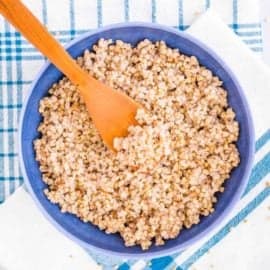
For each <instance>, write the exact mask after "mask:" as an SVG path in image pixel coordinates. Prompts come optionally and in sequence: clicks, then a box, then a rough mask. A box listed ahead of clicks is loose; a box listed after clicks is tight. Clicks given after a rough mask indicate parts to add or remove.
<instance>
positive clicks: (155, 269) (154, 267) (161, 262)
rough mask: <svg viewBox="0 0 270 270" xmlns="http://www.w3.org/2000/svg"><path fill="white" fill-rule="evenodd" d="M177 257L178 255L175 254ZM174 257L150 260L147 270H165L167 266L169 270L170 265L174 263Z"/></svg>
mask: <svg viewBox="0 0 270 270" xmlns="http://www.w3.org/2000/svg"><path fill="white" fill-rule="evenodd" d="M177 255H178V254H177ZM174 257H176V255H174V256H166V257H161V258H156V259H152V260H151V261H150V267H149V270H150V269H151V270H160V269H165V268H167V267H168V266H170V268H172V265H171V264H172V263H174Z"/></svg>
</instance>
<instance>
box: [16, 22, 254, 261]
mask: <svg viewBox="0 0 270 270" xmlns="http://www.w3.org/2000/svg"><path fill="white" fill-rule="evenodd" d="M124 27H130V28H132V27H146V28H151V29H153V30H163V31H166V32H170V33H172V34H176V35H180V36H181V37H183V38H185V39H187V40H189V41H191V42H192V43H195V44H196V45H197V46H199V47H201V48H202V49H203V50H205V51H207V52H208V53H209V54H210V55H211V56H212V57H213V58H214V59H215V60H216V61H217V62H219V63H220V64H221V65H222V67H223V69H224V70H226V72H227V73H228V75H229V77H230V78H231V79H232V81H233V83H234V84H235V85H236V88H237V90H238V93H239V96H240V98H241V100H242V102H243V105H244V107H245V109H246V116H247V126H248V130H249V149H248V152H249V153H250V155H249V156H248V161H247V165H246V167H245V172H244V174H243V177H242V179H241V183H240V185H239V186H238V191H237V192H236V193H235V194H234V197H233V198H232V199H231V200H230V201H229V203H228V204H227V206H226V208H225V209H224V210H223V212H222V213H221V214H220V215H219V216H218V217H217V218H216V219H215V220H214V221H213V223H212V224H211V225H210V226H208V227H207V228H205V229H204V230H203V231H202V232H200V233H198V234H197V235H195V236H194V237H192V238H190V239H189V240H187V241H185V242H184V243H182V244H179V245H177V246H175V247H171V248H167V249H165V250H159V251H148V250H146V251H145V253H139V254H134V253H126V252H118V251H112V250H108V249H104V248H100V247H96V246H94V245H92V244H90V243H87V242H85V241H83V240H81V239H79V238H77V237H76V236H74V235H73V234H72V233H71V232H69V231H67V230H66V229H64V228H63V227H62V226H61V224H59V223H58V222H56V221H55V220H54V219H53V218H52V217H51V216H50V214H49V213H48V212H47V211H46V210H45V209H44V208H43V205H42V203H40V201H39V200H38V198H37V196H36V195H35V193H34V191H33V189H32V187H31V184H30V181H29V179H28V177H27V173H26V168H25V164H24V159H23V155H22V153H23V151H22V127H23V122H24V115H25V111H26V108H27V107H28V105H29V99H30V97H31V94H32V92H33V91H34V89H35V87H36V84H37V82H38V81H39V79H40V78H41V77H42V76H43V73H44V72H45V70H46V69H47V68H48V67H49V65H51V62H50V61H48V60H46V62H45V63H44V64H43V66H42V67H41V69H40V70H39V72H38V73H37V75H35V79H34V80H33V82H32V83H31V86H30V89H29V90H28V93H27V95H26V97H25V99H24V101H23V107H22V110H21V114H20V121H19V131H18V139H19V143H18V150H19V155H18V156H19V163H20V168H21V171H22V175H23V179H24V183H25V186H26V188H27V190H28V192H29V193H30V195H31V197H32V198H33V200H34V202H35V204H36V205H37V207H38V208H39V209H40V211H41V213H42V214H43V215H44V216H45V217H46V219H47V220H48V221H49V222H50V223H51V224H52V225H53V226H54V227H55V228H56V229H57V230H58V231H60V232H61V233H63V234H64V235H65V236H67V237H68V238H70V239H71V240H72V241H74V242H75V243H77V244H79V245H80V246H81V247H83V248H85V249H86V250H89V251H91V250H93V251H96V252H100V253H104V254H107V255H113V256H117V257H120V258H133V259H142V258H144V259H146V258H147V259H151V258H157V257H163V256H167V255H170V254H174V253H176V252H179V251H182V250H185V249H186V248H188V247H190V246H191V245H193V244H195V243H197V242H198V241H199V240H200V239H202V238H204V237H206V236H207V235H209V234H210V233H211V232H212V230H213V229H215V228H218V227H220V225H221V223H222V222H223V221H224V220H225V219H226V218H227V217H228V215H229V213H230V212H231V211H232V209H233V208H234V207H235V205H236V203H237V202H238V201H239V199H240V198H241V196H242V194H243V192H244V189H245V187H246V185H247V182H248V179H249V175H250V173H251V169H252V163H253V159H254V153H255V131H254V124H253V119H252V115H251V111H250V108H249V105H248V102H247V99H246V97H245V95H244V91H243V89H242V87H241V85H240V83H239V82H238V79H237V78H236V76H235V75H234V73H233V72H232V71H231V69H230V68H229V67H228V65H227V64H226V63H225V62H224V61H223V60H222V59H221V58H220V56H218V55H217V53H216V52H215V51H213V50H212V49H211V48H209V47H208V45H206V44H204V43H203V42H202V41H200V40H198V39H197V38H195V37H193V36H191V35H190V34H188V33H186V32H184V31H180V30H178V29H174V28H173V27H170V26H165V25H161V24H157V23H148V22H124V23H116V24H110V25H107V26H104V27H101V28H98V29H95V30H91V31H87V32H86V33H84V34H82V35H79V37H77V38H75V39H73V40H72V41H70V42H68V43H67V44H66V45H65V46H64V47H65V49H69V48H70V47H72V46H73V45H75V44H76V43H78V42H80V41H82V40H83V39H85V38H87V37H89V36H91V35H94V34H98V33H102V32H103V31H107V30H111V29H121V28H124ZM127 248H128V247H127Z"/></svg>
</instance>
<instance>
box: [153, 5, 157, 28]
mask: <svg viewBox="0 0 270 270" xmlns="http://www.w3.org/2000/svg"><path fill="white" fill-rule="evenodd" d="M156 21H157V6H156V0H152V22H153V23H155V22H156Z"/></svg>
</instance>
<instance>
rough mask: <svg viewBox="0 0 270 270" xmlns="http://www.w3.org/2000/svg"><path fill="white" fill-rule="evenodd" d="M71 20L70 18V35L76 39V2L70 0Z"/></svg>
mask: <svg viewBox="0 0 270 270" xmlns="http://www.w3.org/2000/svg"><path fill="white" fill-rule="evenodd" d="M69 18H70V35H71V38H74V35H75V13H74V1H73V0H69Z"/></svg>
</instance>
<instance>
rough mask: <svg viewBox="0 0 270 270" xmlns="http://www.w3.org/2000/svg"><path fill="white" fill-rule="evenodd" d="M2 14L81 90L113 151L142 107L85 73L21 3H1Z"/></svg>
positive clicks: (2, 0) (9, 0) (15, 0)
mask: <svg viewBox="0 0 270 270" xmlns="http://www.w3.org/2000/svg"><path fill="white" fill-rule="evenodd" d="M0 13H1V14H2V15H3V16H4V17H5V18H6V19H7V20H8V21H9V22H10V23H11V24H13V25H14V27H15V28H17V29H18V30H19V31H20V32H21V33H22V34H23V35H24V36H25V37H26V38H27V39H28V40H29V41H30V42H31V43H32V44H33V45H34V46H35V47H36V48H37V49H38V50H39V51H40V52H42V53H43V54H44V55H45V56H46V57H47V58H48V59H49V60H50V61H51V62H52V63H53V64H54V65H55V66H56V67H57V68H58V69H59V70H61V71H62V72H63V73H64V74H65V75H66V76H67V77H68V78H69V79H70V80H71V82H72V83H73V84H75V85H76V86H77V87H78V89H79V92H80V94H81V96H82V97H83V100H84V102H85V104H86V106H87V109H88V111H89V114H90V116H91V118H92V120H93V123H94V125H95V126H96V128H97V130H98V131H99V133H100V135H101V137H102V139H103V141H104V143H105V144H106V145H107V146H108V147H109V148H111V149H113V139H114V138H115V137H124V136H126V135H127V130H128V127H129V126H130V125H136V124H137V122H136V119H135V115H136V112H137V109H138V108H139V107H140V105H139V104H138V103H136V102H135V101H134V100H132V99H131V98H129V97H128V96H127V95H125V94H123V93H121V92H119V91H116V90H114V89H111V88H110V87H108V86H106V85H105V84H103V83H101V82H99V81H98V80H96V79H94V78H93V77H91V76H90V75H89V74H88V73H86V72H85V71H84V70H83V69H82V68H81V67H80V66H79V65H78V64H77V63H76V62H75V61H74V60H73V59H72V58H71V56H70V55H69V54H68V53H67V52H66V51H65V49H64V48H63V47H62V46H61V45H60V44H59V43H58V42H57V40H56V39H55V38H54V37H53V36H52V35H51V34H50V33H49V32H48V30H47V29H46V28H45V27H44V26H43V25H42V24H41V23H40V22H39V21H38V19H37V18H36V17H35V16H34V15H33V14H32V13H31V12H30V11H29V10H28V8H27V7H26V6H24V5H23V4H22V3H21V2H20V1H19V0H0Z"/></svg>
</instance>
